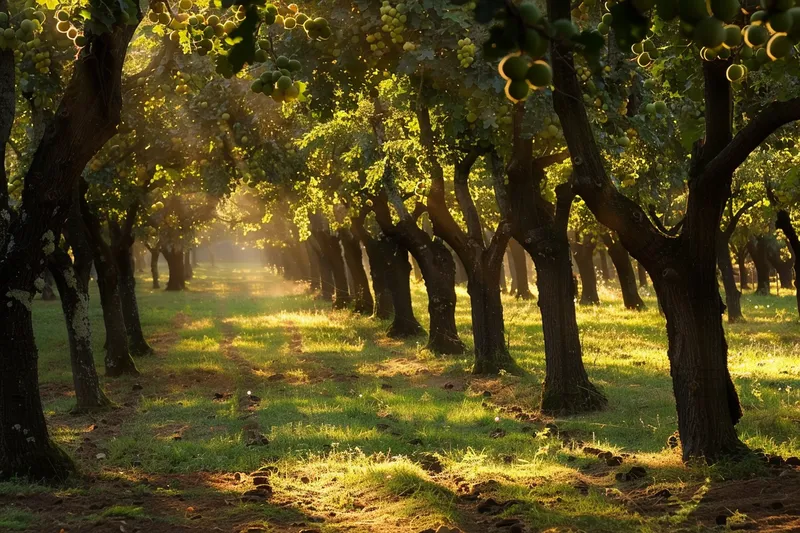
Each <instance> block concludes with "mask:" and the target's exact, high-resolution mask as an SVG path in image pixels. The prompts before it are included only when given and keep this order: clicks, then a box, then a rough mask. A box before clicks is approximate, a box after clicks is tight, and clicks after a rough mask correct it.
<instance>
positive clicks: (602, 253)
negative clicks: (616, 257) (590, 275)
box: [597, 248, 611, 281]
mask: <svg viewBox="0 0 800 533" xmlns="http://www.w3.org/2000/svg"><path fill="white" fill-rule="evenodd" d="M597 255H598V256H599V257H600V275H601V276H602V277H603V281H611V269H610V268H609V266H608V254H607V253H606V250H605V248H600V249H599V250H598V251H597Z"/></svg>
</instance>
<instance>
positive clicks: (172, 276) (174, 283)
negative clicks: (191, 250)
mask: <svg viewBox="0 0 800 533" xmlns="http://www.w3.org/2000/svg"><path fill="white" fill-rule="evenodd" d="M161 255H163V256H164V259H166V260H167V270H168V271H169V279H168V280H167V288H166V290H168V291H182V290H185V289H186V276H185V273H184V271H183V248H181V247H179V246H169V245H168V246H165V247H163V248H162V249H161Z"/></svg>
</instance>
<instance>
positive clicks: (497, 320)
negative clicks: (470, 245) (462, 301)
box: [467, 254, 521, 375]
mask: <svg viewBox="0 0 800 533" xmlns="http://www.w3.org/2000/svg"><path fill="white" fill-rule="evenodd" d="M481 255H483V254H481ZM475 263H476V264H473V265H470V267H471V268H469V269H467V274H468V276H469V280H468V282H467V292H468V293H469V299H470V308H471V311H472V335H473V339H474V340H475V366H474V368H473V370H472V373H473V374H479V375H480V374H498V373H500V371H501V370H505V371H509V372H512V373H514V372H515V371H516V372H521V369H519V367H518V366H517V363H516V362H514V360H513V359H512V358H511V354H510V353H509V351H508V345H507V344H506V337H505V322H504V320H503V303H502V301H501V298H500V286H499V284H498V283H497V278H498V276H499V272H497V271H496V270H495V269H493V268H491V267H490V266H489V265H488V264H486V261H485V260H483V258H481V261H480V263H479V264H478V261H476V262H475Z"/></svg>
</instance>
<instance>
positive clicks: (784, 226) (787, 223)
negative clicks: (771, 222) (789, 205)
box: [775, 210, 800, 314]
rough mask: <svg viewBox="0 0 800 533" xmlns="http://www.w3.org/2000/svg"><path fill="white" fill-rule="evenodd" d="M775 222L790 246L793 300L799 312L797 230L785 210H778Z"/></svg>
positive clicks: (799, 251)
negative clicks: (792, 258)
mask: <svg viewBox="0 0 800 533" xmlns="http://www.w3.org/2000/svg"><path fill="white" fill-rule="evenodd" d="M777 218H778V219H777V222H776V223H775V227H777V228H778V229H780V230H781V231H783V234H784V235H786V239H787V240H788V241H789V246H791V248H792V256H793V257H794V258H795V261H794V286H795V300H797V312H798V314H800V267H798V265H797V257H798V254H800V239H798V237H797V232H796V231H795V229H794V225H793V224H792V220H791V218H790V217H789V213H787V212H786V211H783V210H780V211H778V217H777Z"/></svg>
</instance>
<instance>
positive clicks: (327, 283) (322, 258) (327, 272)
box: [308, 235, 334, 302]
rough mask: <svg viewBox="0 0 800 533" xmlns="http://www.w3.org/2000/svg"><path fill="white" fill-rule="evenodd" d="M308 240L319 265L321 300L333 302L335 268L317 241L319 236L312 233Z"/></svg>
mask: <svg viewBox="0 0 800 533" xmlns="http://www.w3.org/2000/svg"><path fill="white" fill-rule="evenodd" d="M308 242H309V246H310V247H311V250H312V252H313V254H314V257H315V258H316V261H317V266H318V267H319V285H320V292H319V298H320V299H321V300H325V301H328V302H332V301H333V290H334V281H333V269H332V268H331V265H330V262H329V261H328V258H327V256H326V255H325V254H324V253H323V252H322V247H321V246H320V243H319V242H318V241H317V238H316V237H315V236H314V235H312V236H311V238H310V239H309V240H308Z"/></svg>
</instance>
